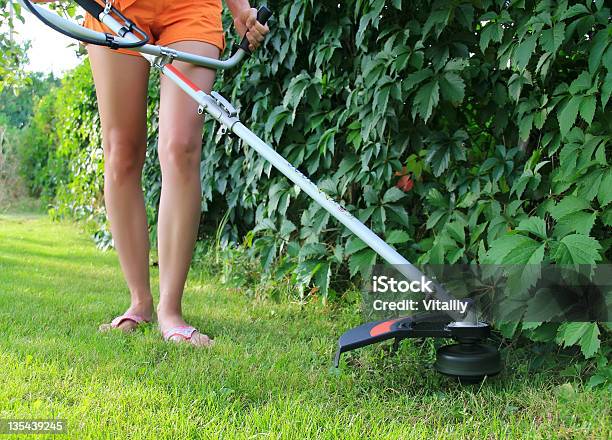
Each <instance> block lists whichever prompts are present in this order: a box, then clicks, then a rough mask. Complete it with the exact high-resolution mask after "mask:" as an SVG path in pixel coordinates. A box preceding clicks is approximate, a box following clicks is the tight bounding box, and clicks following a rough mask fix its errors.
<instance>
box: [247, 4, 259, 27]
mask: <svg viewBox="0 0 612 440" xmlns="http://www.w3.org/2000/svg"><path fill="white" fill-rule="evenodd" d="M256 23H257V9H253V8H251V13H250V14H249V16H248V17H247V19H246V25H247V27H248V28H249V29H251V28H252V27H253V26H255V24H256Z"/></svg>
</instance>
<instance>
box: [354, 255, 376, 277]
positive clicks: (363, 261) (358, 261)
mask: <svg viewBox="0 0 612 440" xmlns="http://www.w3.org/2000/svg"><path fill="white" fill-rule="evenodd" d="M375 263H376V252H374V251H373V250H371V249H365V250H363V251H360V252H357V253H356V254H353V255H352V256H351V258H350V259H349V270H350V272H351V276H355V275H356V274H357V272H360V273H361V274H362V275H366V274H368V273H370V272H371V270H372V267H373V266H374V264H375Z"/></svg>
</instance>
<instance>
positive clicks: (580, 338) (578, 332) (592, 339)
mask: <svg viewBox="0 0 612 440" xmlns="http://www.w3.org/2000/svg"><path fill="white" fill-rule="evenodd" d="M556 341H557V343H559V344H561V343H562V344H563V346H564V347H570V346H572V345H576V344H578V343H579V345H580V351H582V354H583V355H584V357H585V358H587V359H588V358H590V357H593V355H594V354H595V353H597V352H598V351H599V347H600V345H601V342H600V340H599V326H598V325H597V323H596V322H566V323H563V324H561V326H559V329H558V331H557V337H556Z"/></svg>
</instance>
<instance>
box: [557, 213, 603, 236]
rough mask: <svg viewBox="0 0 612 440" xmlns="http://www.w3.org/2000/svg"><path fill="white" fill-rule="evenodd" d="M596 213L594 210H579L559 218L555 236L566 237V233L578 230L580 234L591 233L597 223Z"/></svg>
mask: <svg viewBox="0 0 612 440" xmlns="http://www.w3.org/2000/svg"><path fill="white" fill-rule="evenodd" d="M596 217H597V216H596V214H595V213H594V212H585V211H578V212H574V213H572V214H568V215H566V216H563V217H561V218H560V219H559V221H558V222H557V224H556V225H555V229H554V234H553V235H554V236H555V237H558V238H560V237H564V236H565V235H568V234H571V233H572V232H576V233H578V234H583V235H589V234H590V233H591V229H593V225H594V224H595V219H596Z"/></svg>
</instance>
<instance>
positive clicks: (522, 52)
mask: <svg viewBox="0 0 612 440" xmlns="http://www.w3.org/2000/svg"><path fill="white" fill-rule="evenodd" d="M538 36H539V34H537V33H535V32H534V33H533V34H531V35H530V36H528V37H527V38H525V39H524V40H523V41H522V42H521V43H520V44H519V45H518V47H517V48H516V50H515V52H514V57H513V61H514V63H515V64H516V66H517V67H518V69H519V70H523V69H524V68H525V67H527V64H528V63H529V59H530V58H531V55H533V53H534V51H535V47H536V42H537V41H538Z"/></svg>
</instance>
